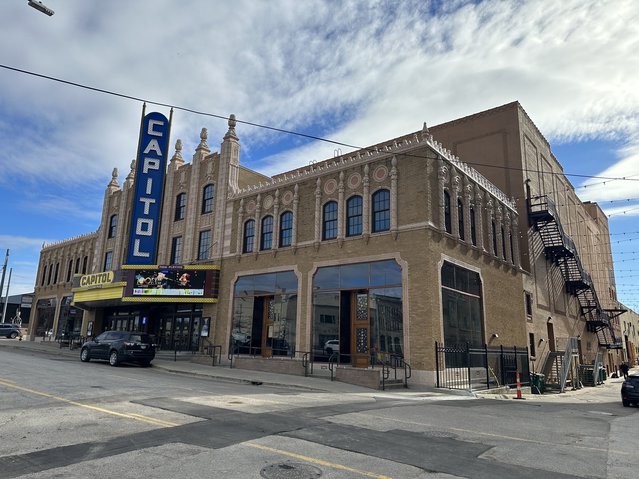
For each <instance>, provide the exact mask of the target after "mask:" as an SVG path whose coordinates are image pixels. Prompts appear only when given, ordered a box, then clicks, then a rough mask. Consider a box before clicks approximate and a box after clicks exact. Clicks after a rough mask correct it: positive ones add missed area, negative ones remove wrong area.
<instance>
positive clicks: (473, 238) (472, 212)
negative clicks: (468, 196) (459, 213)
mask: <svg viewBox="0 0 639 479" xmlns="http://www.w3.org/2000/svg"><path fill="white" fill-rule="evenodd" d="M470 241H472V243H473V246H477V225H476V224H475V208H473V207H472V206H471V207H470Z"/></svg>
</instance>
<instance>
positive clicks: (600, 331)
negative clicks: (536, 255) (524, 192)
mask: <svg viewBox="0 0 639 479" xmlns="http://www.w3.org/2000/svg"><path fill="white" fill-rule="evenodd" d="M528 216H529V218H530V221H531V223H532V224H533V225H534V227H535V229H536V230H537V231H539V235H540V236H541V240H542V242H543V245H544V252H545V253H546V257H547V258H548V259H550V260H551V261H553V263H555V264H556V265H557V266H558V267H559V269H560V270H561V274H562V276H563V278H564V281H565V283H566V288H567V290H568V292H569V293H570V294H572V295H574V296H576V297H577V300H578V301H579V306H580V307H581V314H582V316H583V317H584V319H585V320H586V323H587V327H588V330H589V331H591V332H593V333H595V334H596V335H597V339H598V340H599V345H600V346H603V347H605V348H606V349H620V348H622V343H621V338H617V337H616V335H615V331H614V329H613V327H612V324H611V319H612V318H611V315H610V313H611V312H613V311H614V312H615V313H620V312H619V311H618V310H604V309H603V308H602V307H601V303H600V302H599V299H598V298H597V292H596V291H595V287H594V284H593V282H592V278H591V277H590V275H589V274H588V273H587V272H586V271H585V270H584V268H583V266H582V264H581V260H580V259H579V254H578V253H577V248H576V246H575V243H574V241H573V240H572V238H570V236H568V235H567V234H566V233H565V232H564V229H563V227H562V226H561V222H560V220H559V215H558V213H557V208H556V207H555V204H554V203H553V202H552V200H551V199H550V198H548V196H546V195H544V196H535V197H532V198H530V199H529V200H528Z"/></svg>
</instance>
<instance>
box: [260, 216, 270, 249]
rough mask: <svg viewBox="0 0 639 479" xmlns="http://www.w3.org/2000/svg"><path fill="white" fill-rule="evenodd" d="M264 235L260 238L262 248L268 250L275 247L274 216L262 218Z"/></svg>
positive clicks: (262, 232)
mask: <svg viewBox="0 0 639 479" xmlns="http://www.w3.org/2000/svg"><path fill="white" fill-rule="evenodd" d="M261 234H262V237H261V238H260V249H261V250H268V249H271V248H272V247H273V217H272V216H271V215H269V216H265V217H264V218H262V231H261Z"/></svg>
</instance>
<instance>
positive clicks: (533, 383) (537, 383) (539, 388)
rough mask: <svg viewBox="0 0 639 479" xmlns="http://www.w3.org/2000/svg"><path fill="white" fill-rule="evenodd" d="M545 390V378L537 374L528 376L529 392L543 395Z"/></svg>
mask: <svg viewBox="0 0 639 479" xmlns="http://www.w3.org/2000/svg"><path fill="white" fill-rule="evenodd" d="M545 390H546V376H544V375H543V374H539V373H532V374H531V375H530V392H532V393H533V394H543V393H544V391H545Z"/></svg>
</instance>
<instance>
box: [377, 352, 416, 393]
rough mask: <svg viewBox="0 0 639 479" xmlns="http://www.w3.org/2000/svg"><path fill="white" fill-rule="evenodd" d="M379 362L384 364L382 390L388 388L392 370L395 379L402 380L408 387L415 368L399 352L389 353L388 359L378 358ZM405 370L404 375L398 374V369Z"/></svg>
mask: <svg viewBox="0 0 639 479" xmlns="http://www.w3.org/2000/svg"><path fill="white" fill-rule="evenodd" d="M378 362H379V364H381V366H382V390H383V391H384V390H386V380H387V379H390V376H391V372H392V374H393V380H395V381H397V380H401V381H402V384H403V386H404V387H405V388H408V380H409V379H410V377H411V376H412V373H413V370H412V368H411V367H410V364H408V363H407V362H406V361H405V360H404V357H403V356H401V355H399V354H389V356H388V359H386V358H385V357H381V358H379V359H378ZM399 370H401V371H403V377H400V376H399V375H398V373H397V372H398V371H399Z"/></svg>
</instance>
